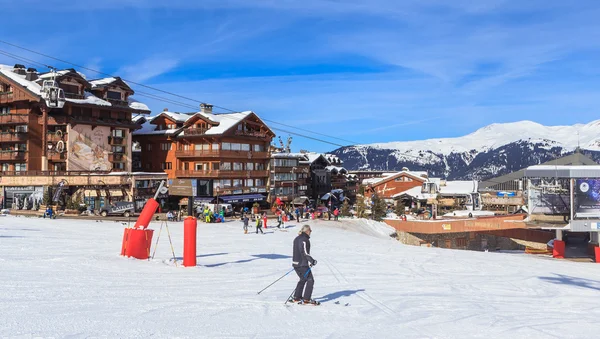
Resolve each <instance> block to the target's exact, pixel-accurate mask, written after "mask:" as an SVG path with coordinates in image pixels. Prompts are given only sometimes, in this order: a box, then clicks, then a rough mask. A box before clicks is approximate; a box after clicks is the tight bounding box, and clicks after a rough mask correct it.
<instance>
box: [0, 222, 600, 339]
mask: <svg viewBox="0 0 600 339" xmlns="http://www.w3.org/2000/svg"><path fill="white" fill-rule="evenodd" d="M271 223H272V221H271V220H270V221H269V224H271ZM310 224H311V225H312V228H313V232H312V235H311V242H312V249H311V252H312V255H313V256H314V258H315V259H317V260H318V263H317V265H316V266H315V267H314V275H315V281H316V283H315V290H314V294H313V297H314V298H316V299H318V300H320V301H321V302H322V305H321V306H301V305H295V304H293V305H290V304H288V305H284V302H285V300H286V299H287V297H288V296H289V295H290V293H291V292H292V290H293V288H294V286H295V284H296V281H297V276H296V275H295V273H293V272H292V273H290V274H288V275H286V276H285V277H284V278H283V279H281V280H280V281H279V282H277V283H276V284H274V285H273V286H271V287H270V288H268V289H267V290H265V291H264V292H263V293H261V294H260V295H257V292H258V291H260V290H261V289H262V288H264V287H265V286H267V285H268V284H270V283H271V282H273V281H275V280H276V279H277V278H279V277H281V276H282V275H284V274H285V273H286V272H287V271H288V270H290V268H291V257H290V256H291V252H292V248H291V247H292V240H293V238H294V237H295V236H296V234H297V231H298V229H299V227H298V226H297V225H298V224H296V223H294V222H292V223H288V225H287V226H288V228H287V229H286V232H284V231H280V230H277V229H273V228H271V227H269V228H267V229H265V230H264V231H265V232H266V234H264V235H261V234H255V233H254V232H250V233H249V234H244V233H243V232H242V225H241V223H240V222H239V221H238V220H235V221H230V222H226V223H223V224H204V223H200V224H199V226H198V249H197V260H198V265H197V266H196V267H187V268H185V267H181V265H180V264H181V259H180V257H181V255H182V243H183V239H182V233H183V232H182V223H181V222H178V223H176V222H173V223H170V224H169V230H170V234H171V236H172V239H173V246H174V250H175V256H176V257H178V258H179V259H178V266H175V265H174V262H173V261H172V260H171V257H172V254H171V247H170V245H169V241H168V237H167V233H166V232H165V231H166V229H164V228H163V230H162V233H161V236H160V240H159V242H158V247H156V255H155V257H154V259H152V260H149V261H147V260H137V259H132V258H125V257H121V256H119V251H120V248H121V239H122V234H123V228H124V227H125V226H124V225H122V224H121V223H118V222H113V221H106V220H104V221H103V222H102V223H100V222H95V221H93V220H91V221H90V220H86V221H83V220H69V219H57V220H48V219H39V218H25V217H13V216H6V217H0V249H1V251H0V286H2V287H1V288H0V319H2V321H0V334H1V336H2V337H18V338H30V337H58V338H65V337H69V338H87V337H108V338H133V337H136V338H147V337H156V338H166V337H178V338H232V337H235V338H292V337H294V338H469V337H479V338H546V337H554V336H557V337H561V338H591V337H593V336H594V333H597V332H598V330H600V323H599V321H598V319H600V308H599V307H597V306H596V305H595V301H596V300H597V298H598V291H599V290H600V279H599V278H598V277H599V276H600V265H595V264H591V263H576V262H569V261H562V260H555V259H550V258H540V257H532V256H527V255H524V254H505V253H491V252H490V253H485V252H469V251H460V250H447V249H439V248H426V247H412V246H405V245H402V244H400V243H399V242H397V241H396V240H394V239H392V238H391V237H389V233H390V232H391V231H392V229H391V228H389V227H387V226H385V225H383V224H380V223H376V222H373V221H365V220H350V221H348V220H343V221H341V222H334V221H311V222H310ZM151 228H153V229H154V230H155V233H154V239H153V242H152V243H153V244H152V245H153V248H152V251H154V249H155V247H154V246H155V243H156V238H157V235H158V232H159V229H160V224H159V223H153V224H152V225H151ZM346 304H348V306H345V305H346Z"/></svg>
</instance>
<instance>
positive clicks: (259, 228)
mask: <svg viewBox="0 0 600 339" xmlns="http://www.w3.org/2000/svg"><path fill="white" fill-rule="evenodd" d="M258 231H260V233H263V234H264V233H265V232H263V231H262V226H256V234H258Z"/></svg>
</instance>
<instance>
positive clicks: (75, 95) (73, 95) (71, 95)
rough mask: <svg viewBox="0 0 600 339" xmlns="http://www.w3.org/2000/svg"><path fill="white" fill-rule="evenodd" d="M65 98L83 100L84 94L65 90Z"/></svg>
mask: <svg viewBox="0 0 600 339" xmlns="http://www.w3.org/2000/svg"><path fill="white" fill-rule="evenodd" d="M65 98H67V99H78V100H83V99H85V96H84V95H81V94H79V93H69V92H65Z"/></svg>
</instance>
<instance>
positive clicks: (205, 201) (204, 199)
mask: <svg viewBox="0 0 600 339" xmlns="http://www.w3.org/2000/svg"><path fill="white" fill-rule="evenodd" d="M213 200H215V198H213V197H196V198H194V204H210V203H212V202H213Z"/></svg>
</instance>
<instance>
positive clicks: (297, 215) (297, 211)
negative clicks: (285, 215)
mask: <svg viewBox="0 0 600 339" xmlns="http://www.w3.org/2000/svg"><path fill="white" fill-rule="evenodd" d="M294 212H295V214H296V222H297V223H299V222H300V209H299V208H298V207H296V210H295V211H294Z"/></svg>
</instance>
